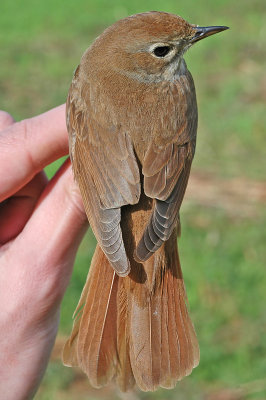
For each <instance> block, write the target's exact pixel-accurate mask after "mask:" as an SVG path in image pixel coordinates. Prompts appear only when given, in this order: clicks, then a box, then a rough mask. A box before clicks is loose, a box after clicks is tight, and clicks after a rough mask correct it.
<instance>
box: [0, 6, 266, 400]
mask: <svg viewBox="0 0 266 400" xmlns="http://www.w3.org/2000/svg"><path fill="white" fill-rule="evenodd" d="M151 9H156V10H164V11H169V12H173V13H176V14H180V15H182V16H183V17H184V18H186V19H187V20H189V21H190V22H193V23H197V24H199V25H202V26H206V25H215V24H217V25H228V26H230V30H229V31H227V32H224V33H221V34H219V35H217V36H215V37H213V38H210V39H207V40H206V41H203V42H201V43H199V44H197V45H196V46H195V47H194V48H193V49H191V50H190V51H189V53H188V54H187V56H186V60H187V64H188V66H189V69H190V70H191V72H192V74H193V77H194V80H195V84H196V89H197V97H198V103H199V129H198V142H197V151H196V157H195V160H194V164H193V171H198V170H200V171H201V173H204V171H206V172H207V173H208V174H212V176H213V177H214V181H215V178H216V177H217V179H218V178H221V177H224V178H228V179H229V178H231V177H241V178H243V179H253V180H263V179H264V176H265V170H266V157H265V148H266V143H265V142H266V139H265V138H266V135H265V126H266V112H265V101H266V94H265V93H266V79H265V69H266V25H265V21H264V20H265V12H266V3H265V0H253V1H252V2H251V1H250V0H242V1H241V3H239V2H238V3H237V2H232V1H229V0H216V1H214V0H213V1H211V0H202V1H201V2H195V1H193V0H187V1H183V2H176V0H165V1H162V0H146V1H145V2H144V1H143V0H141V1H140V0H133V1H131V2H128V1H123V0H117V1H112V0H109V1H108V0H98V1H96V0H94V1H93V0H91V1H88V0H87V1H85V0H76V1H71V0H65V1H59V0H53V1H52V0H46V1H41V0H39V1H37V0H24V1H23V2H22V1H19V0H13V1H10V0H2V2H1V13H0V43H1V46H0V57H1V63H0V107H1V108H2V109H5V110H7V111H9V112H10V113H12V114H13V115H14V116H15V118H16V119H21V118H26V117H30V116H33V115H35V114H37V113H40V112H43V111H45V110H47V109H49V108H51V107H53V106H56V105H57V104H60V103H63V102H65V99H66V96H67V91H68V87H69V84H70V82H71V79H72V74H73V71H74V69H75V67H76V66H77V64H78V63H79V59H80V57H81V55H82V53H83V52H84V50H85V49H86V48H87V47H88V45H89V44H90V43H91V42H92V40H93V38H95V37H96V36H97V35H98V34H99V33H100V32H101V31H102V30H103V29H104V28H105V27H106V26H108V25H109V24H111V23H112V22H114V21H115V20H117V19H118V18H121V17H124V16H126V15H129V14H132V13H135V12H142V11H147V10H151ZM60 162H61V161H57V162H56V163H55V164H53V165H52V166H49V167H48V168H47V172H48V174H49V176H52V175H53V174H54V172H55V170H56V168H58V166H59V164H60ZM246 196H247V197H248V196H250V194H249V187H248V184H247V188H246ZM240 201H243V202H245V196H243V199H240ZM181 214H182V238H181V240H180V243H179V248H180V256H181V262H182V266H183V271H184V278H185V282H186V287H187V292H188V298H189V303H190V310H191V314H192V317H193V321H194V323H195V327H196V330H197V334H198V338H199V342H200V347H201V362H200V366H199V367H198V368H197V369H196V370H195V371H194V372H193V374H192V375H191V376H190V377H188V378H186V379H185V380H184V381H183V382H181V383H180V384H178V385H177V388H176V389H175V390H173V391H164V390H161V391H158V392H156V393H154V394H145V393H142V394H139V396H140V398H141V399H166V398H167V399H176V398H178V399H179V400H181V399H206V398H208V396H209V393H210V392H212V391H215V390H218V391H219V390H222V389H224V388H229V390H231V389H230V388H233V389H235V388H238V387H239V386H240V385H244V386H240V387H241V388H242V390H243V394H241V397H239V398H241V399H242V398H243V399H253V398H257V399H265V398H266V383H265V381H264V379H265V376H266V311H265V304H266V290H265V287H266V278H265V259H266V254H265V242H266V230H265V216H266V210H265V207H264V206H262V205H261V206H260V207H259V206H258V207H257V209H256V213H254V217H242V218H241V217H239V216H235V217H234V216H232V215H231V214H230V215H228V214H226V213H225V212H224V211H223V210H222V209H219V208H208V207H203V206H200V205H198V204H197V203H195V204H190V205H185V206H184V209H183V211H182V213H181ZM94 246H95V240H94V239H93V237H92V234H91V233H89V234H88V235H87V236H86V237H85V239H84V241H83V243H82V245H81V247H80V250H79V253H78V256H77V260H76V265H75V269H74V273H73V277H72V280H71V282H70V286H69V288H68V291H67V293H66V296H65V298H64V301H63V305H62V313H61V324H60V334H61V335H67V334H68V333H69V332H70V330H71V325H72V321H71V317H72V313H73V311H74V309H75V306H76V303H77V301H78V298H79V295H80V292H81V289H82V287H83V284H84V281H85V278H86V275H87V271H88V268H89V264H90V259H91V256H92V254H93V249H94ZM78 379H79V375H77V372H76V371H74V370H72V369H67V368H65V367H63V366H62V365H61V364H60V363H59V362H56V361H54V362H51V363H50V365H49V368H48V370H47V373H46V376H45V379H44V382H43V384H42V387H41V389H40V391H39V392H38V395H37V396H36V398H37V399H39V400H45V399H49V400H53V399H54V400H58V399H63V400H64V399H72V398H73V399H74V398H79V399H81V400H82V399H83V398H84V399H85V398H86V399H94V398H99V397H100V396H101V398H108V399H109V398H110V399H111V398H117V395H116V394H114V395H113V394H112V395H105V392H104V391H101V390H100V391H99V392H98V394H97V392H93V394H91V395H90V394H86V393H87V392H86V390H84V391H83V392H82V391H81V389H80V392H78V393H79V395H78V394H76V395H73V393H72V392H71V390H70V388H71V385H72V384H73V385H74V384H77V380H78ZM256 381H258V383H256ZM249 382H251V383H249ZM252 382H253V383H252ZM245 385H246V386H245ZM77 387H78V388H80V386H77ZM77 390H78V389H77ZM89 393H91V392H89ZM114 393H115V392H114ZM232 393H233V392H232ZM105 396H106V397H105ZM112 396H114V397H112ZM232 396H233V395H232ZM213 398H215V397H213ZM231 398H232V399H233V397H226V399H228V400H229V399H231Z"/></svg>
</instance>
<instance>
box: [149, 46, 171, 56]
mask: <svg viewBox="0 0 266 400" xmlns="http://www.w3.org/2000/svg"><path fill="white" fill-rule="evenodd" d="M170 50H171V48H170V46H158V47H155V49H154V50H153V53H154V55H155V56H156V57H165V56H167V54H168V53H169V51H170Z"/></svg>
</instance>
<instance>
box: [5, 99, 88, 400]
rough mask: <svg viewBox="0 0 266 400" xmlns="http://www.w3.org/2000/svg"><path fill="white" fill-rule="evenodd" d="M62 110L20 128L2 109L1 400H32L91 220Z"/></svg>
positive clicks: (20, 124)
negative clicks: (49, 171) (54, 166)
mask: <svg viewBox="0 0 266 400" xmlns="http://www.w3.org/2000/svg"><path fill="white" fill-rule="evenodd" d="M67 153H68V140H67V132H66V126H65V106H64V105H62V106H59V107H57V108H55V109H53V110H50V111H48V112H47V113H44V114H42V115H40V116H37V117H34V118H31V119H28V120H25V121H22V122H18V123H15V122H14V121H13V119H12V117H11V116H10V115H9V114H7V113H5V112H2V111H0V154H1V157H0V202H1V203H0V269H1V271H0V304H1V313H0V331H1V336H0V387H1V396H2V397H1V398H3V399H5V400H13V399H16V400H21V399H29V398H31V397H32V396H33V395H34V393H35V391H36V389H37V387H38V385H39V383H40V380H41V378H42V376H43V373H44V371H45V368H46V366H47V363H48V359H49V355H50V352H51V349H52V347H53V344H54V340H55V336H56V332H57V327H58V321H59V308H60V303H61V300H62V297H63V294H64V292H65V290H66V287H67V284H68V281H69V278H70V275H71V271H72V266H73V263H74V258H75V254H76V251H77V248H78V246H79V243H80V241H81V239H82V237H83V234H84V232H85V230H86V228H87V223H86V221H87V218H86V215H85V212H84V210H83V205H82V201H81V198H80V194H79V191H78V189H77V187H76V184H75V183H74V182H73V178H72V171H71V166H70V162H69V160H68V161H66V162H65V163H64V165H63V166H62V167H61V168H60V170H59V171H58V172H57V174H56V175H55V177H54V178H53V179H52V180H51V181H50V182H48V180H47V178H46V176H45V174H44V172H43V171H42V170H43V168H44V167H45V166H46V165H48V164H49V163H51V162H52V161H54V160H56V159H57V158H59V157H61V156H63V155H65V154H67Z"/></svg>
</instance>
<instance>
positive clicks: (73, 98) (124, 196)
mask: <svg viewBox="0 0 266 400" xmlns="http://www.w3.org/2000/svg"><path fill="white" fill-rule="evenodd" d="M81 86H82V87H83V89H82V90H81V88H80V87H81ZM67 125H68V132H69V148H70V157H71V160H72V165H73V171H74V176H75V179H76V181H77V182H78V185H79V188H80V191H81V195H82V198H83V203H84V207H85V210H86V213H87V216H88V219H89V222H90V224H91V227H92V229H93V231H94V234H95V236H96V238H97V240H98V242H99V245H100V246H101V248H102V249H103V251H104V253H105V254H106V256H107V258H108V259H109V261H110V262H111V264H112V266H113V268H114V269H115V271H116V272H117V273H118V274H119V275H121V276H124V275H127V274H128V273H129V271H130V266H129V262H128V259H127V255H126V250H125V246H124V242H123V237H122V231H121V227H120V221H121V206H123V205H126V204H136V203H137V202H138V201H139V197H140V177H139V168H138V164H137V161H136V158H135V154H134V149H133V144H132V142H131V139H130V137H129V136H128V135H127V134H126V132H123V131H122V129H121V126H119V125H117V126H116V125H115V124H112V123H111V121H108V118H107V117H106V121H105V120H104V119H103V118H102V117H100V116H98V115H95V110H94V108H93V106H92V105H91V99H90V88H88V87H86V90H84V85H82V84H81V82H80V79H79V68H78V69H77V71H76V73H75V77H74V79H73V82H72V86H71V89H70V91H69V96H68V100H67Z"/></svg>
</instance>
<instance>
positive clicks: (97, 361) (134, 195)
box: [63, 12, 226, 391]
mask: <svg viewBox="0 0 266 400" xmlns="http://www.w3.org/2000/svg"><path fill="white" fill-rule="evenodd" d="M223 29H226V28H225V27H208V28H199V27H196V26H194V25H190V24H189V23H187V22H186V21H184V20H183V19H182V18H180V17H178V16H175V15H171V14H167V13H161V12H149V13H144V14H137V15H134V16H131V17H128V18H125V19H124V20H121V21H118V22H117V23H116V24H114V25H112V26H111V27H109V28H108V29H106V31H104V33H103V34H102V35H101V36H99V37H98V38H97V39H96V41H95V42H94V43H93V45H92V46H91V47H90V48H89V49H88V50H87V51H86V52H85V54H84V55H83V57H82V59H81V63H80V65H79V67H78V68H77V70H76V72H75V76H74V78H73V81H72V85H71V88H70V91H69V96H68V100H67V125H68V131H69V139H70V156H71V160H72V164H73V171H74V175H75V179H76V181H77V182H78V184H79V187H80V190H81V194H82V198H83V202H84V206H85V210H86V213H87V216H88V219H89V222H90V224H91V226H92V229H93V231H94V234H95V236H96V238H97V241H98V245H97V248H96V251H95V254H94V256H93V260H92V263H91V267H90V271H89V274H88V279H87V282H86V284H85V287H84V290H83V292H82V295H81V298H80V301H79V304H78V307H77V310H76V314H75V321H74V326H73V330H72V334H71V337H70V339H69V340H68V341H67V343H66V345H65V347H64V352H63V360H64V363H65V364H66V365H72V366H73V365H77V366H79V367H80V368H81V369H82V370H83V371H84V372H85V373H86V374H87V375H88V378H89V380H90V382H91V384H92V385H93V386H95V387H101V386H103V385H105V384H107V383H108V382H109V381H110V380H112V379H116V381H117V384H118V385H119V386H120V388H121V389H122V390H127V389H129V388H131V387H132V386H133V385H134V384H135V383H136V384H137V385H138V386H139V387H140V388H141V389H142V390H145V391H147V390H155V389H157V388H158V387H159V386H161V387H165V388H171V387H173V386H174V385H175V384H176V382H177V381H178V380H180V379H181V378H182V377H184V376H186V375H188V374H189V373H190V372H191V370H192V369H193V368H194V367H195V366H196V365H197V364H198V362H199V349H198V343H197V339H196V335H195V332H194V328H193V325H192V322H191V320H190V318H189V315H188V311H187V306H186V294H185V288H184V283H183V278H182V273H181V267H180V262H179V257H178V250H177V233H178V232H180V222H179V210H180V206H181V203H182V200H183V197H184V193H185V190H186V186H187V182H188V177H189V173H190V168H191V163H192V159H193V155H194V151H195V142H196V130H197V105H196V95H195V89H194V84H193V79H192V77H191V75H190V73H189V71H188V70H187V68H186V64H185V61H184V59H183V57H182V56H183V53H184V52H185V50H186V49H187V48H188V47H190V46H191V44H192V43H193V42H195V41H198V40H200V39H201V38H203V37H206V36H208V35H210V34H213V33H216V32H219V31H221V30H223Z"/></svg>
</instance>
